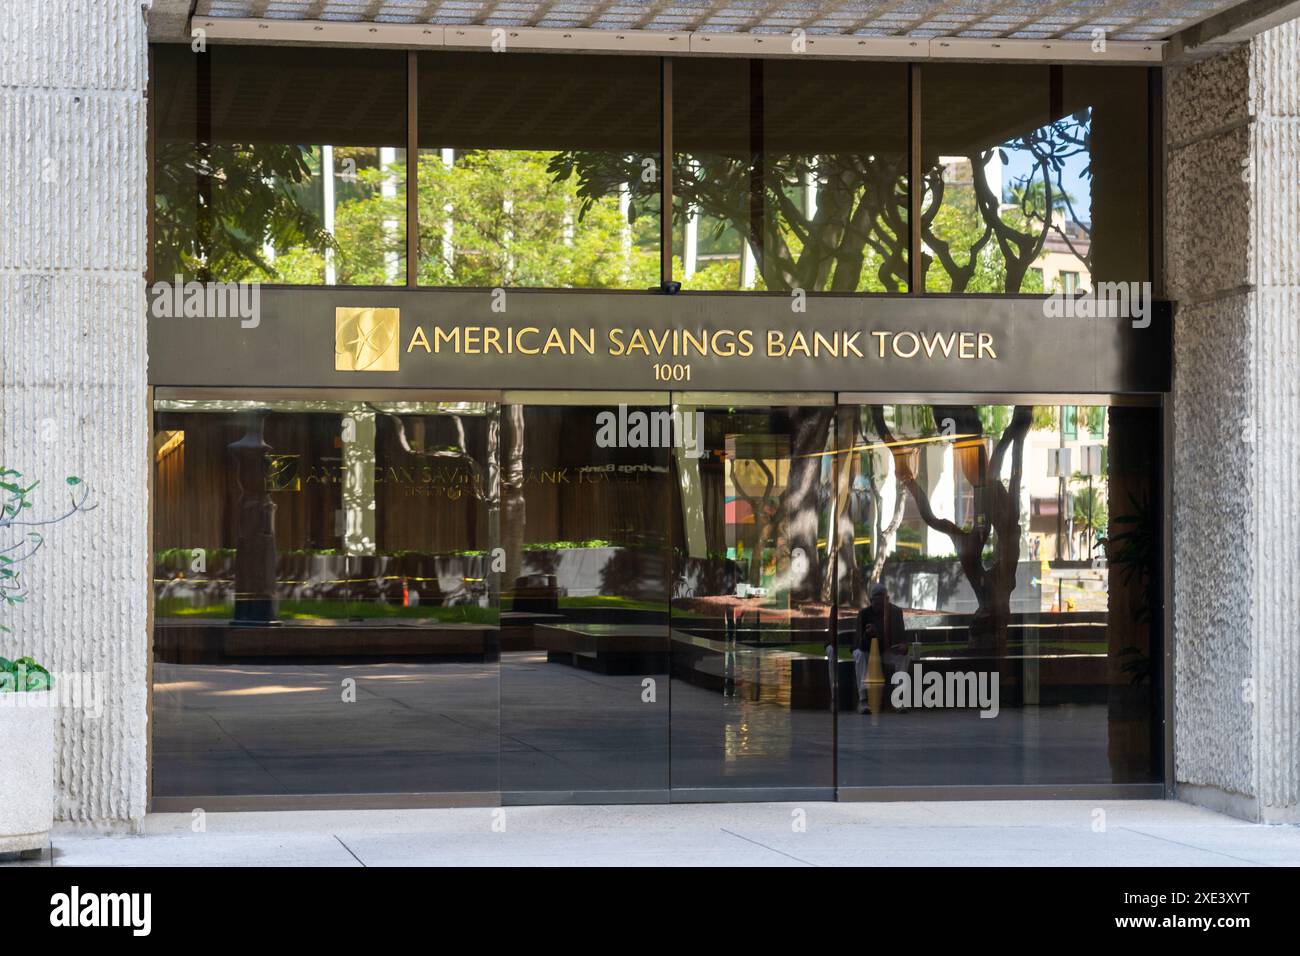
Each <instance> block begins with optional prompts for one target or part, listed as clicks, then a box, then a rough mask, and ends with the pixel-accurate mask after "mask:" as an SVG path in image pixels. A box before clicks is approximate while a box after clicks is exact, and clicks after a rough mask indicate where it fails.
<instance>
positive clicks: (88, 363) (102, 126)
mask: <svg viewBox="0 0 1300 956" xmlns="http://www.w3.org/2000/svg"><path fill="white" fill-rule="evenodd" d="M147 6H148V2H147V0H146V2H145V3H143V4H142V3H141V2H140V0H41V2H39V3H34V2H28V0H6V2H3V3H0V175H3V180H4V185H3V188H0V464H3V465H5V466H7V467H10V468H17V469H19V470H20V471H22V472H23V473H24V475H25V476H26V477H27V478H28V479H39V480H40V481H41V484H40V486H39V487H38V488H37V491H36V495H35V498H36V502H37V510H38V511H39V512H42V513H54V512H57V511H58V510H60V509H61V508H63V507H64V506H66V504H67V502H68V496H67V493H66V487H65V485H64V481H63V479H64V477H65V476H67V475H79V476H81V477H82V478H83V479H85V480H86V481H87V482H89V483H90V485H91V486H92V487H93V489H94V497H95V500H96V501H98V503H99V504H98V507H97V508H96V509H95V510H93V511H90V512H87V513H84V514H79V515H76V516H74V517H73V518H72V519H71V520H69V521H67V522H65V523H63V524H60V525H57V526H55V527H53V528H51V529H49V530H48V535H47V540H46V544H45V547H44V548H43V549H42V550H41V551H40V552H39V553H38V554H37V555H36V557H35V558H34V559H32V560H31V561H30V562H28V563H27V564H26V565H25V567H24V568H23V578H24V581H25V583H26V585H27V588H28V590H29V596H28V598H27V601H26V603H25V604H23V605H21V606H19V607H17V608H12V609H10V610H8V611H6V612H4V614H3V617H4V622H5V623H6V624H8V625H9V626H10V627H11V628H12V633H10V634H0V653H3V654H5V655H6V656H12V654H11V652H17V653H29V654H31V655H32V656H34V657H36V658H37V659H38V660H41V661H43V662H45V663H46V664H47V665H48V666H49V667H50V669H51V670H52V671H56V672H73V673H78V674H81V675H88V676H91V677H92V678H93V680H94V685H93V686H95V687H96V688H97V689H98V691H99V694H100V703H99V708H98V711H99V712H98V713H96V712H94V710H93V709H91V708H84V709H79V708H64V709H62V710H61V711H60V714H59V718H58V722H57V724H58V726H57V730H56V744H55V746H56V748H57V755H56V770H55V775H56V780H55V785H56V788H57V798H56V799H57V806H56V810H55V812H56V816H57V817H59V818H61V819H64V820H74V821H87V822H123V821H134V820H139V819H140V818H141V817H142V816H143V814H144V808H145V782H146V766H147V764H146V754H145V750H146V734H145V711H146V700H147V688H146V658H147V655H146V648H147V633H146V621H147V609H148V593H149V590H148V589H149V558H148V530H147V516H148V501H147V496H146V482H147V471H146V467H147V462H148V457H147V456H148V437H147V409H146V391H145V388H146V378H145V316H144V308H143V287H144V283H143V271H144V267H145V244H146V238H145V233H146V227H145V209H146V206H145V152H146V150H145V142H146V141H145V96H144V90H145V72H146V40H145V23H144V10H143V8H145V7H147Z"/></svg>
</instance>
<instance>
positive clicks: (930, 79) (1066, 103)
mask: <svg viewBox="0 0 1300 956" xmlns="http://www.w3.org/2000/svg"><path fill="white" fill-rule="evenodd" d="M920 74H921V90H922V93H921V104H922V131H921V154H922V158H921V170H922V177H923V185H922V208H921V240H922V243H923V246H922V250H923V256H922V269H923V271H924V274H925V291H927V292H961V293H976V292H994V293H997V292H1008V293H1011V292H1024V293H1056V292H1060V293H1065V294H1067V295H1074V294H1075V293H1077V292H1080V291H1091V290H1092V289H1093V288H1094V285H1093V283H1094V280H1095V281H1097V282H1145V281H1148V280H1150V278H1151V275H1150V256H1149V247H1150V229H1151V226H1150V213H1149V183H1148V178H1147V177H1148V168H1149V162H1150V159H1149V156H1148V149H1149V146H1148V142H1149V133H1148V129H1147V123H1148V92H1147V73H1146V71H1145V70H1143V69H1140V68H1133V67H1114V68H1109V67H1107V68H1098V67H1074V66H1005V65H996V64H986V65H984V66H981V67H979V68H978V74H977V75H976V73H975V68H974V67H971V66H969V65H966V64H926V65H925V66H924V67H922V68H921V71H920Z"/></svg>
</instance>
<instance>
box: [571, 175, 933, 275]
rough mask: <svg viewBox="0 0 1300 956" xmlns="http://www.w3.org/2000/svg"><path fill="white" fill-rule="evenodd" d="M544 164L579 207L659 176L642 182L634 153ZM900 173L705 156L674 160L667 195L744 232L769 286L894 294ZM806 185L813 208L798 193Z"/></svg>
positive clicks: (900, 259)
mask: <svg viewBox="0 0 1300 956" xmlns="http://www.w3.org/2000/svg"><path fill="white" fill-rule="evenodd" d="M551 170H552V172H553V173H554V174H555V175H556V176H557V177H568V176H570V175H574V174H576V175H577V177H578V184H579V185H578V193H579V195H580V196H581V197H582V199H583V212H584V213H585V212H586V211H587V210H588V208H589V207H590V206H591V204H593V203H596V202H598V201H600V200H601V199H602V198H604V197H607V196H610V195H614V194H616V192H617V190H618V188H619V184H621V183H632V184H633V185H634V188H635V190H636V193H637V196H639V197H640V201H641V202H643V203H644V202H646V201H647V198H648V196H649V195H651V194H653V195H656V196H657V195H658V190H659V184H658V182H657V181H655V182H650V183H643V182H641V179H640V177H641V172H642V166H641V160H640V158H638V157H636V156H626V155H623V156H620V155H616V154H613V153H609V152H596V151H590V150H572V151H569V152H564V153H559V154H557V156H556V158H555V159H554V160H553V161H552V163H551ZM905 175H906V161H905V159H903V158H889V157H883V156H868V155H865V154H857V153H835V154H820V155H803V154H797V153H785V154H767V153H765V154H763V155H762V157H761V160H755V159H753V158H751V157H744V156H736V155H724V154H716V153H709V154H698V155H693V156H690V157H678V158H676V159H675V160H674V164H673V195H674V197H675V198H677V199H680V200H681V202H682V203H683V204H684V205H685V206H686V207H688V208H691V209H693V210H694V212H695V215H698V216H702V217H705V218H707V219H710V220H712V221H713V222H714V224H715V226H714V228H715V229H716V231H717V234H718V235H719V236H720V235H721V234H722V233H723V232H724V231H726V230H727V229H734V230H735V231H736V232H738V233H739V234H740V235H741V236H742V237H744V240H745V241H746V242H747V243H748V245H749V247H750V250H751V251H752V252H753V254H754V260H755V263H756V264H757V267H758V274H759V276H760V278H761V280H762V285H763V286H764V287H765V288H767V289H783V290H784V289H793V288H800V289H805V290H808V291H835V292H852V291H891V292H893V291H898V290H899V289H901V288H904V287H905V285H906V282H907V279H906V276H907V225H906V218H907V212H906V210H907V191H906V180H905V178H904V177H905ZM809 183H813V184H815V186H816V196H817V201H816V203H815V211H812V212H810V210H809V205H808V204H805V203H801V202H799V201H797V199H796V197H797V196H798V195H799V193H800V192H801V191H802V190H803V189H804V188H805V187H806V186H807V185H808V184H809ZM634 201H635V200H634ZM677 215H678V216H680V215H682V214H681V213H680V212H679V213H678V214H677ZM864 273H865V274H864Z"/></svg>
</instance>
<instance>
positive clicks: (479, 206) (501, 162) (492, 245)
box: [419, 149, 659, 289]
mask: <svg viewBox="0 0 1300 956" xmlns="http://www.w3.org/2000/svg"><path fill="white" fill-rule="evenodd" d="M562 155H563V154H555V153H551V152H546V151H542V150H505V149H496V150H474V151H467V152H458V153H457V154H456V158H455V162H454V163H452V164H450V165H448V164H445V163H444V162H443V161H442V157H441V155H440V154H439V153H438V152H436V151H432V150H426V151H423V152H421V154H420V165H419V169H420V191H419V196H420V199H419V202H420V224H421V228H420V280H421V282H423V283H426V284H430V285H458V286H459V285H471V286H498V285H514V286H550V287H554V288H569V287H594V288H642V289H644V288H649V287H651V286H657V285H658V284H659V256H658V252H657V249H656V246H657V243H658V220H657V219H656V218H655V217H654V216H653V215H652V214H651V208H650V206H651V205H652V204H653V203H654V202H655V201H657V197H658V188H657V186H656V187H654V189H653V191H650V192H648V191H647V190H646V188H645V187H644V185H643V184H641V183H640V179H639V177H640V174H641V170H640V168H639V167H638V168H637V169H635V170H634V171H633V170H629V175H631V176H633V178H632V179H631V180H629V181H628V186H629V200H630V204H629V208H628V212H627V215H626V217H624V216H623V215H622V214H621V213H620V211H619V202H618V197H619V189H620V184H619V183H618V182H615V183H612V184H611V188H610V191H609V192H608V193H607V194H605V195H604V196H602V197H601V198H600V201H599V202H596V201H594V200H592V201H587V200H586V199H584V197H582V196H581V188H580V184H579V183H578V181H577V180H576V179H574V178H572V176H571V170H568V169H566V168H565V166H564V164H563V163H562V162H561V159H560V157H561V156H562ZM584 213H585V215H584Z"/></svg>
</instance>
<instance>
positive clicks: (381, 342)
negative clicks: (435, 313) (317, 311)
mask: <svg viewBox="0 0 1300 956" xmlns="http://www.w3.org/2000/svg"><path fill="white" fill-rule="evenodd" d="M400 317H401V310H400V309H335V310H334V369H335V371H338V372H396V371H397V363H398V358H399V355H400V350H399V344H400V341H399V340H400V339H401V318H400Z"/></svg>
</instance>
